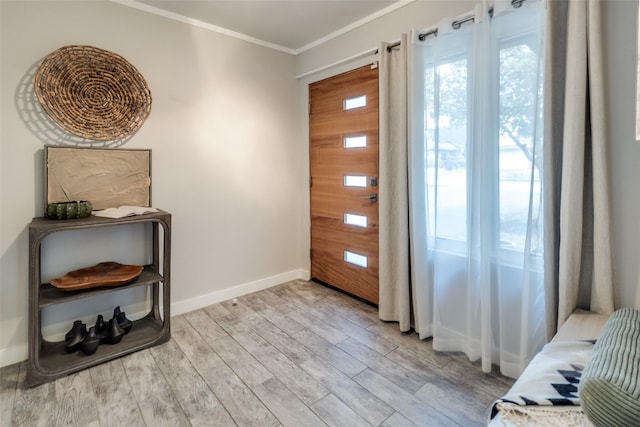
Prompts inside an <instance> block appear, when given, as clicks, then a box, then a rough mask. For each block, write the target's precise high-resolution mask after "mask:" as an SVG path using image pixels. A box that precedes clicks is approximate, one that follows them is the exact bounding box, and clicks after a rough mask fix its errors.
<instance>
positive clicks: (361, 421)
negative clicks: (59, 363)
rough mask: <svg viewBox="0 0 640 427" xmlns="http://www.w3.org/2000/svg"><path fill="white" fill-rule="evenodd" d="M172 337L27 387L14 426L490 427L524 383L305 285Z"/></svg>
mask: <svg viewBox="0 0 640 427" xmlns="http://www.w3.org/2000/svg"><path fill="white" fill-rule="evenodd" d="M171 326H172V339H171V340H170V341H169V342H168V343H166V344H164V345H160V346H157V347H153V348H151V349H148V350H143V351H140V352H137V353H134V354H130V355H128V356H125V357H122V358H120V359H117V360H114V361H112V362H109V363H105V364H102V365H99V366H96V367H93V368H91V369H87V370H85V371H82V372H79V373H77V374H74V375H70V376H68V377H66V378H62V379H59V380H57V381H55V382H51V383H48V384H44V385H41V386H38V387H34V388H31V389H27V388H25V386H24V377H25V371H26V363H25V362H22V363H19V364H16V365H12V366H8V367H5V368H2V369H0V423H1V425H2V426H58V425H65V426H71V425H76V426H123V425H126V426H153V427H155V426H172V427H173V426H182V425H185V426H188V425H192V426H252V427H253V426H259V427H262V426H280V425H282V426H296V427H298V426H326V425H328V426H348V427H351V426H465V427H466V426H481V425H486V419H487V418H486V417H487V409H488V407H489V405H490V404H491V402H492V401H493V400H494V399H495V398H498V397H500V396H501V395H503V394H504V393H505V392H506V391H507V390H508V389H509V387H510V386H511V385H512V380H510V379H508V378H505V377H502V376H501V375H500V374H498V373H495V372H494V373H491V374H484V373H482V371H481V370H480V368H479V367H478V365H477V364H473V363H470V362H468V361H467V360H466V358H465V357H464V356H462V355H460V354H449V353H447V354H444V353H438V352H435V351H433V349H432V348H431V343H430V342H429V341H420V340H419V339H418V338H417V335H416V334H415V333H407V334H403V333H400V332H399V330H398V327H397V324H396V323H386V322H382V321H380V320H379V319H378V315H377V311H376V309H375V308H373V307H371V306H369V305H367V304H364V303H362V302H360V301H358V300H355V299H353V298H350V297H348V296H345V295H343V294H341V293H339V292H336V291H334V290H332V289H329V288H326V287H324V286H321V285H318V284H315V283H313V282H306V281H302V280H296V281H292V282H288V283H285V284H282V285H278V286H275V287H273V288H270V289H267V290H264V291H260V292H256V293H254V294H250V295H246V296H243V297H241V298H238V302H237V304H236V305H234V304H232V303H231V302H230V301H226V302H222V303H220V304H214V305H212V306H209V307H206V308H203V309H200V310H197V311H194V312H191V313H187V314H184V315H181V316H176V317H174V318H172V325H171Z"/></svg>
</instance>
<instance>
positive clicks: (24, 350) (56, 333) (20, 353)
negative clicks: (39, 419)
mask: <svg viewBox="0 0 640 427" xmlns="http://www.w3.org/2000/svg"><path fill="white" fill-rule="evenodd" d="M297 279H301V280H309V271H307V270H303V269H299V270H291V271H288V272H286V273H282V274H278V275H275V276H270V277H265V278H264V279H260V280H256V281H253V282H249V283H244V284H242V285H238V286H234V287H232V288H227V289H221V290H219V291H215V292H211V293H209V294H206V295H201V296H199V297H196V298H190V299H187V300H182V301H174V302H172V303H171V316H178V315H180V314H184V313H188V312H190V311H194V310H198V309H200V308H202V307H206V306H208V305H211V304H216V303H219V302H221V301H226V300H229V299H231V298H236V297H240V296H242V295H247V294H250V293H252V292H257V291H261V290H263V289H268V288H270V287H272V286H276V285H279V284H281V283H285V282H289V281H291V280H297ZM129 310H130V309H129ZM146 312H147V311H145V310H141V311H140V312H139V313H138V312H133V311H132V312H131V313H129V312H127V317H129V318H131V319H137V318H140V317H142V316H144V315H145V314H146ZM60 328H63V329H64V331H63V329H60ZM58 329H59V330H58ZM66 329H68V324H65V325H53V326H51V327H49V331H50V335H49V339H52V340H55V339H64V333H65V332H66ZM51 334H53V337H52V336H51ZM28 354H29V352H28V345H27V343H26V342H24V343H19V344H15V345H12V346H9V347H6V348H3V349H0V367H4V366H9V365H13V364H14V363H18V362H22V361H23V360H27V358H28Z"/></svg>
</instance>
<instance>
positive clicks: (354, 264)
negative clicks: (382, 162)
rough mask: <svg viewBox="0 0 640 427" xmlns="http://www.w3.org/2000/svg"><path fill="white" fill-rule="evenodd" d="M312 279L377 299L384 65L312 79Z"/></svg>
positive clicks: (310, 128) (364, 297) (310, 113)
mask: <svg viewBox="0 0 640 427" xmlns="http://www.w3.org/2000/svg"><path fill="white" fill-rule="evenodd" d="M309 104H310V105H309V107H310V111H309V133H310V135H309V140H310V150H309V151H310V170H311V278H312V279H316V280H318V281H321V282H324V283H326V284H328V285H331V286H334V287H336V288H338V289H342V290H343V291H345V292H348V293H350V294H352V295H355V296H357V297H360V298H362V299H364V300H367V301H369V302H372V303H374V304H378V204H377V195H378V187H377V184H378V183H377V181H378V69H377V67H374V66H370V65H368V66H366V67H362V68H359V69H357V70H354V71H350V72H348V73H345V74H341V75H338V76H335V77H331V78H329V79H326V80H322V81H320V82H317V83H314V84H311V85H310V86H309Z"/></svg>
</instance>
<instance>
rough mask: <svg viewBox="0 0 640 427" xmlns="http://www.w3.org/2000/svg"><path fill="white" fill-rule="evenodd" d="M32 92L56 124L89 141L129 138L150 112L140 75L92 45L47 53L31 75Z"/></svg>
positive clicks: (122, 61)
mask: <svg viewBox="0 0 640 427" xmlns="http://www.w3.org/2000/svg"><path fill="white" fill-rule="evenodd" d="M34 91H35V94H36V97H37V98H38V102H39V103H40V105H41V106H42V108H43V109H44V111H45V112H46V113H47V114H48V115H49V117H51V119H52V120H53V121H54V122H55V123H57V124H58V125H59V126H60V127H62V128H63V129H65V130H66V131H67V132H69V133H72V134H73V135H76V136H79V137H82V138H86V139H90V140H94V141H113V140H116V139H122V138H126V137H128V136H130V135H132V134H133V133H135V132H136V131H137V130H138V129H140V127H141V126H142V124H143V123H144V121H145V120H146V119H147V117H148V116H149V113H150V112H151V91H150V90H149V88H148V87H147V82H146V81H145V79H144V77H142V74H140V72H139V71H138V70H137V69H136V68H135V67H134V66H133V65H131V64H130V63H129V62H127V60H125V59H124V58H123V57H121V56H120V55H117V54H115V53H113V52H109V51H107V50H103V49H98V48H96V47H92V46H65V47H62V48H60V49H58V50H56V51H54V52H52V53H51V54H49V55H48V56H47V57H46V58H45V59H44V60H43V61H42V64H40V67H39V68H38V71H37V72H36V76H35V79H34Z"/></svg>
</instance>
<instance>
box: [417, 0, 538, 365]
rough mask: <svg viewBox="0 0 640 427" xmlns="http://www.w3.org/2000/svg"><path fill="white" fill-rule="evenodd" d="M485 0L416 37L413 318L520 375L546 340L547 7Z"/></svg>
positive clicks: (446, 344) (440, 341) (436, 337)
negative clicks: (459, 19) (459, 20)
mask: <svg viewBox="0 0 640 427" xmlns="http://www.w3.org/2000/svg"><path fill="white" fill-rule="evenodd" d="M542 8H543V5H542V4H541V2H538V1H535V0H528V1H526V2H525V3H523V4H522V7H520V8H513V7H512V5H511V2H510V1H508V2H503V1H497V2H495V6H494V9H493V18H490V17H489V16H490V14H489V7H488V2H486V1H485V2H484V4H481V5H479V6H478V7H477V8H476V10H475V13H474V16H475V20H474V21H471V22H466V23H463V24H461V26H460V28H459V29H454V28H453V26H452V24H453V21H454V20H455V19H451V20H446V21H443V22H441V23H440V25H439V26H438V34H437V36H435V37H434V36H428V37H426V38H425V40H424V41H420V40H419V38H418V36H417V34H413V35H412V39H413V52H412V53H413V58H414V60H413V62H412V73H411V76H412V78H411V85H412V86H411V87H412V90H411V93H412V94H413V96H412V99H411V106H412V108H411V110H412V118H411V120H410V123H411V130H410V134H411V136H410V139H411V143H410V148H409V168H410V180H409V182H410V227H411V245H412V249H411V274H412V277H411V282H412V289H413V292H412V299H413V301H412V302H413V317H414V327H415V329H416V331H417V332H418V333H419V334H420V337H421V338H426V337H429V336H432V337H433V347H434V349H436V350H441V351H462V352H464V353H466V354H467V356H468V357H469V358H470V359H471V360H478V359H480V360H481V365H482V369H483V370H484V371H490V370H491V365H492V364H498V365H500V369H501V371H502V373H504V374H505V375H508V376H512V377H516V376H518V375H519V374H520V372H521V371H522V370H523V369H524V367H525V366H526V364H527V363H528V362H529V361H530V359H531V358H532V357H533V355H534V354H535V353H536V351H538V350H539V349H540V347H541V346H542V345H543V344H544V343H545V340H546V331H545V313H544V311H545V303H544V265H543V264H544V261H543V258H544V257H543V255H544V253H543V237H542V236H543V234H542V233H543V221H544V219H543V215H542V212H543V209H542V194H543V193H542V192H543V188H542V173H543V171H542V167H543V164H542V129H543V128H542V95H543V90H542V81H543V69H544V66H543V64H544V61H543V60H544V11H543V10H542Z"/></svg>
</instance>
